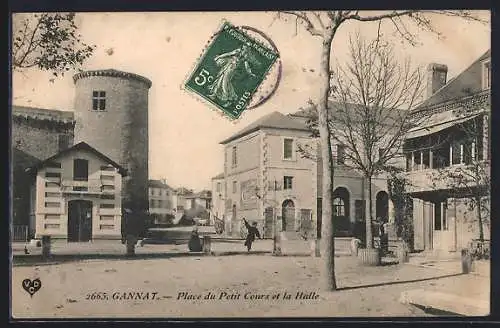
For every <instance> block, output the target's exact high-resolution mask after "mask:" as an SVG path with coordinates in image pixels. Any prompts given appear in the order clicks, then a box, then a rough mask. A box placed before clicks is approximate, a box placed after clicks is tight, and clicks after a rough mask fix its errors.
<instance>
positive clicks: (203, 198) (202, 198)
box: [184, 190, 212, 210]
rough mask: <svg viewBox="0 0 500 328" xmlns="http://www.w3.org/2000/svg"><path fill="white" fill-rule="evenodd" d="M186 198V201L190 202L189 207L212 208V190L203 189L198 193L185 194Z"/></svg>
mask: <svg viewBox="0 0 500 328" xmlns="http://www.w3.org/2000/svg"><path fill="white" fill-rule="evenodd" d="M184 199H185V201H186V204H189V206H187V209H190V208H204V209H206V210H210V209H211V203H212V192H211V191H210V190H202V191H200V192H197V193H193V194H188V195H185V196H184Z"/></svg>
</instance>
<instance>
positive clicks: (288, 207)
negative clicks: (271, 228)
mask: <svg viewBox="0 0 500 328" xmlns="http://www.w3.org/2000/svg"><path fill="white" fill-rule="evenodd" d="M281 212H282V216H283V219H282V220H283V231H295V204H294V203H293V201H292V200H291V199H287V200H285V201H284V202H283V204H282V206H281Z"/></svg>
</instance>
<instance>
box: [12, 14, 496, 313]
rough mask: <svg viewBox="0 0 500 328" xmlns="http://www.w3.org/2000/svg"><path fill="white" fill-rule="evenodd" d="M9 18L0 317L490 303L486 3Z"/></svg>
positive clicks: (422, 308)
mask: <svg viewBox="0 0 500 328" xmlns="http://www.w3.org/2000/svg"><path fill="white" fill-rule="evenodd" d="M11 18H12V26H13V28H12V36H11V50H12V54H11V63H10V64H11V70H12V79H13V83H12V99H11V100H12V108H11V126H12V135H11V157H10V160H11V168H12V180H11V209H12V211H11V218H10V220H11V221H10V222H11V232H10V236H11V238H10V245H11V268H10V269H11V273H12V274H11V300H10V301H11V317H12V318H13V319H43V320H48V319H85V320H88V319H93V318H105V319H106V318H108V319H113V320H114V319H127V318H143V319H150V318H156V319H159V318H162V319H165V318H176V319H179V318H242V317H243V318H260V317H281V318H293V317H310V318H313V317H323V318H324V317H364V318H367V317H428V316H431V317H441V316H487V315H489V313H490V187H491V186H490V149H491V145H490V126H491V123H490V93H491V50H490V47H491V44H490V34H491V26H490V12H489V11H476V10H470V11H468V10H457V11H451V10H447V11H445V10H443V11H420V10H407V11H401V10H386V11H357V10H349V11H343V10H332V11H317V12H316V11H283V12H99V13H97V12H95V13H90V12H85V13H84V12H77V13H64V12H60V13H44V12H39V13H14V14H13V15H12V16H11Z"/></svg>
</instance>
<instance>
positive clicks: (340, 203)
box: [333, 197, 345, 216]
mask: <svg viewBox="0 0 500 328" xmlns="http://www.w3.org/2000/svg"><path fill="white" fill-rule="evenodd" d="M333 215H334V216H344V215H345V204H344V200H343V199H342V198H340V197H337V198H334V199H333Z"/></svg>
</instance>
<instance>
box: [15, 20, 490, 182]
mask: <svg viewBox="0 0 500 328" xmlns="http://www.w3.org/2000/svg"><path fill="white" fill-rule="evenodd" d="M475 14H476V15H478V16H480V17H481V18H483V19H486V20H488V21H489V20H490V13H489V12H488V11H477V12H475ZM274 18H275V13H272V12H244V13H242V12H205V13H197V12H147V13H116V12H114V13H78V14H77V26H78V27H79V33H80V34H82V36H83V41H84V42H86V43H89V44H94V45H96V50H95V52H94V54H93V56H92V57H91V58H90V59H89V60H88V61H87V62H85V63H84V65H83V67H82V69H84V70H93V69H109V68H113V69H117V70H123V71H127V72H131V73H136V74H139V75H142V76H144V77H147V78H148V79H150V80H151V81H152V82H153V85H152V87H151V89H150V90H149V175H150V178H153V179H162V178H163V179H166V180H167V183H168V184H170V185H171V186H173V187H180V186H184V187H188V188H192V189H195V190H201V189H205V188H211V187H210V186H211V185H210V183H211V178H212V177H213V176H215V175H217V174H219V173H221V172H223V162H224V156H223V146H222V145H220V144H219V142H220V141H222V140H224V139H225V138H227V137H229V136H231V135H232V134H234V133H236V132H237V131H239V130H241V129H242V128H244V127H245V126H247V125H249V124H250V123H252V122H253V121H255V120H256V119H258V118H260V117H262V116H264V115H266V114H269V113H271V112H273V111H279V112H282V113H285V114H286V113H290V112H295V111H297V110H298V109H299V108H300V107H303V106H306V105H307V101H308V99H310V98H312V99H314V98H315V97H317V96H318V92H319V91H318V88H317V77H318V70H317V68H318V67H319V58H320V49H321V41H320V39H319V38H316V37H313V36H311V35H310V34H309V33H308V32H307V31H306V30H305V29H303V28H301V27H300V26H299V28H298V29H297V30H296V28H295V23H294V21H293V20H291V21H290V20H288V21H283V20H275V19H274ZM14 19H15V17H14ZM223 19H226V20H227V21H229V22H230V23H232V24H233V25H237V26H241V25H246V26H251V27H253V28H256V29H258V30H260V31H262V32H264V33H265V34H266V35H267V36H268V37H269V38H271V39H272V40H273V42H274V43H275V44H276V46H277V48H278V50H279V52H280V58H281V62H282V68H283V72H282V78H281V81H280V84H279V87H278V89H277V91H276V93H275V94H274V95H273V96H272V97H271V98H270V99H269V100H268V101H267V102H265V103H264V104H263V105H261V106H259V107H256V108H254V109H252V110H247V111H245V112H244V113H243V115H242V117H241V118H240V119H239V120H237V121H236V122H233V121H230V120H229V119H227V118H225V117H223V116H221V115H220V113H217V112H216V111H214V110H213V109H212V108H209V107H207V105H206V104H204V103H203V102H201V101H199V100H198V99H197V98H196V96H194V95H193V94H191V93H189V92H188V91H186V90H183V89H182V88H181V85H182V84H183V82H184V81H185V80H186V78H187V76H188V75H189V74H190V73H191V72H192V70H193V68H194V66H195V64H196V61H197V59H198V58H199V56H200V55H201V54H202V53H203V50H204V49H205V47H206V45H207V43H208V42H209V40H210V38H211V36H212V35H213V34H214V33H215V32H216V31H217V29H218V27H219V26H220V24H221V22H222V20H223ZM432 22H433V24H434V26H435V27H436V30H437V31H439V32H441V34H442V37H437V35H436V34H433V33H430V32H423V31H419V30H417V29H415V30H413V31H415V32H416V33H418V38H419V41H420V43H421V44H420V45H418V46H416V47H413V46H410V45H408V44H407V43H404V42H402V39H401V38H399V37H397V36H396V35H395V34H394V28H393V26H392V25H391V24H390V23H389V22H387V23H383V24H382V25H381V32H382V34H383V37H384V38H385V39H386V40H389V41H391V42H394V43H395V45H397V47H396V55H397V56H398V60H399V59H401V61H403V60H404V58H406V57H410V58H411V59H412V62H413V63H414V64H415V65H420V66H422V67H425V66H426V65H428V64H429V63H440V64H445V65H447V66H448V80H450V79H451V78H453V77H454V76H456V75H457V74H459V73H460V72H462V71H463V70H464V69H466V68H467V67H468V66H469V65H470V64H472V62H473V61H474V60H476V59H477V58H478V57H479V56H481V55H482V54H483V53H484V52H485V51H486V50H488V49H489V48H490V34H491V27H490V25H489V24H481V23H478V22H467V21H464V20H461V19H457V18H451V17H445V16H433V17H432ZM377 27H378V24H377V23H359V22H347V23H346V24H344V25H342V27H341V28H340V29H339V30H338V32H337V34H336V36H335V39H334V42H333V45H332V49H333V53H332V56H333V58H332V62H333V63H335V62H339V63H342V62H343V61H346V60H347V44H348V40H349V36H350V35H352V34H353V33H356V32H359V33H361V34H362V35H363V36H365V37H366V38H374V37H375V36H376V31H377ZM51 78H52V76H51V74H50V73H47V72H41V71H38V70H36V69H30V70H27V71H23V72H15V73H14V74H13V81H12V96H13V104H14V105H22V106H32V107H42V108H48V109H59V110H72V108H73V101H74V84H73V80H72V74H68V75H65V76H64V77H62V78H57V79H56V80H54V82H49V80H50V79H51ZM110 127H112V122H110Z"/></svg>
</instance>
